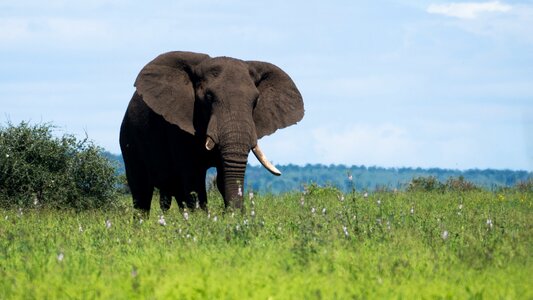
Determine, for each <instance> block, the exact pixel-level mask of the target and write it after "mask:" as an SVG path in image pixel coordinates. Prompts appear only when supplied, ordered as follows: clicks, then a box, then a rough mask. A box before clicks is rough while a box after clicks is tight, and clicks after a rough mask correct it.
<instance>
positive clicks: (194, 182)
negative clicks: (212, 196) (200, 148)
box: [176, 170, 207, 210]
mask: <svg viewBox="0 0 533 300" xmlns="http://www.w3.org/2000/svg"><path fill="white" fill-rule="evenodd" d="M205 174H206V171H205V170H203V171H198V172H195V173H194V174H192V176H191V174H189V175H188V176H187V175H186V178H184V180H183V187H182V193H181V196H180V197H179V198H180V200H179V201H181V202H182V203H183V205H184V206H186V207H187V208H189V209H191V210H192V209H196V208H197V206H198V207H199V208H201V209H203V210H207V192H206V190H205ZM176 199H177V198H176Z"/></svg>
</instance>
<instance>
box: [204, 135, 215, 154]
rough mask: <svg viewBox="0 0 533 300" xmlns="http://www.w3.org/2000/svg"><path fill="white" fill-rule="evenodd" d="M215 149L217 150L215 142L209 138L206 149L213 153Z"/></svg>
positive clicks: (206, 141)
mask: <svg viewBox="0 0 533 300" xmlns="http://www.w3.org/2000/svg"><path fill="white" fill-rule="evenodd" d="M213 148H215V141H213V139H212V138H211V137H209V136H208V137H207V139H206V140H205V149H207V150H209V151H211V150H213Z"/></svg>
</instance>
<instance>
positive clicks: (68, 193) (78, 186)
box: [0, 122, 117, 210]
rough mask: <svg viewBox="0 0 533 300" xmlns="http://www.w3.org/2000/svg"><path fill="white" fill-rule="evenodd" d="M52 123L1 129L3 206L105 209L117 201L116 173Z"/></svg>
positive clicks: (87, 146) (94, 151)
mask: <svg viewBox="0 0 533 300" xmlns="http://www.w3.org/2000/svg"><path fill="white" fill-rule="evenodd" d="M53 128H54V127H53V126H51V125H49V124H41V125H33V126H31V125H29V124H28V123H26V122H22V123H20V125H18V126H13V125H12V124H11V123H8V125H7V127H6V128H3V127H0V206H1V207H12V206H15V205H16V206H18V207H31V206H47V207H54V208H75V209H78V210H79V209H88V208H101V207H105V206H108V205H111V204H113V203H114V201H116V190H115V186H116V183H117V179H116V175H115V168H114V166H113V165H112V164H111V162H110V161H109V160H107V159H105V158H104V157H103V156H102V155H101V152H102V149H101V148H99V147H97V146H95V145H94V144H93V143H92V142H90V141H88V140H87V139H85V140H83V141H78V140H76V138H75V137H74V136H72V135H68V134H65V135H63V136H62V137H61V138H55V137H53V135H52V129H53Z"/></svg>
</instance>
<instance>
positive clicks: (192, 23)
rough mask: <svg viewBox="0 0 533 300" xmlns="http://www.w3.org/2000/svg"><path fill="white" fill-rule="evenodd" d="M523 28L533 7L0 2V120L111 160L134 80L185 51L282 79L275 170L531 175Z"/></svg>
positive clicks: (531, 93) (526, 31)
mask: <svg viewBox="0 0 533 300" xmlns="http://www.w3.org/2000/svg"><path fill="white" fill-rule="evenodd" d="M532 28H533V2H532V1H471V2H464V1H463V2H459V1H457V2H450V1H438V0H434V1H401V0H397V1H286V0H279V1H277V0H275V1H245V0H233V1H215V0H210V1H209V0H199V1H151V2H147V1H125V0H92V1H67V0H63V1H61V0H49V1H31V0H18V1H2V2H0V123H1V124H5V123H6V122H7V121H8V120H10V121H11V122H13V123H18V122H20V121H22V120H26V121H31V122H33V123H39V122H52V123H53V124H55V125H57V126H58V127H59V129H58V133H59V134H62V133H74V134H77V135H78V136H80V137H83V136H84V135H85V132H87V134H88V135H89V138H91V139H92V140H94V141H95V142H96V143H97V144H98V145H100V146H102V147H104V148H106V149H107V150H109V151H111V152H115V153H119V152H120V150H119V146H118V131H119V127H120V122H121V120H122V116H123V114H124V111H125V109H126V106H127V104H128V101H129V99H130V97H131V94H132V93H133V91H134V88H133V81H134V79H135V77H136V76H137V73H138V71H139V70H140V69H141V68H142V67H143V66H144V65H145V64H146V63H147V62H148V61H150V60H151V59H152V58H154V57H155V56H157V55H158V54H160V53H162V52H166V51H171V50H186V51H196V52H202V53H207V54H209V55H211V56H232V57H236V58H241V59H250V60H263V61H268V62H271V63H274V64H276V65H278V66H279V67H281V68H283V69H284V70H285V71H286V72H287V73H288V74H289V75H291V77H292V78H293V80H294V81H295V82H296V84H297V86H298V87H299V89H300V91H301V93H302V95H303V96H304V102H305V106H306V115H305V117H304V119H303V121H302V122H300V123H299V124H298V125H296V126H292V127H289V128H287V129H284V130H280V131H278V132H276V133H275V134H274V135H272V136H268V137H265V138H263V139H262V140H261V141H260V142H261V146H262V148H263V150H264V151H265V153H266V154H267V155H268V157H269V159H271V160H272V161H273V162H274V163H280V164H287V163H294V164H306V163H324V164H331V163H334V164H339V163H342V164H348V165H351V164H356V165H368V166H370V165H377V166H385V167H402V166H408V167H441V168H454V169H467V168H497V169H503V168H509V169H522V170H530V171H532V170H533V133H532V132H533V29H532ZM250 161H251V162H252V163H256V161H255V159H252V157H251V158H250Z"/></svg>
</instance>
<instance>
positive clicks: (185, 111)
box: [135, 51, 209, 134]
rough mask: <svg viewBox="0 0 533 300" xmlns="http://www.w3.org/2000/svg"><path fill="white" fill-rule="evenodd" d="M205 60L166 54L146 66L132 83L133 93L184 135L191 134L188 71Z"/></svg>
mask: <svg viewBox="0 0 533 300" xmlns="http://www.w3.org/2000/svg"><path fill="white" fill-rule="evenodd" d="M207 58H209V56H208V55H206V54H200V53H192V52H179V51H175V52H168V53H164V54H161V55H159V56H158V57H156V58H155V59H154V60H152V61H151V62H149V63H148V64H147V65H146V66H145V67H144V68H143V69H142V70H141V72H140V73H139V75H138V76H137V79H136V80H135V87H136V88H137V93H138V94H140V95H141V96H142V99H143V100H144V102H145V103H146V104H147V105H148V107H150V108H151V109H152V110H153V111H154V112H155V113H157V114H159V115H161V116H163V118H164V119H165V120H167V121H168V122H170V123H172V124H174V125H177V126H178V127H179V128H181V129H182V130H184V131H187V132H189V133H191V134H194V133H195V129H194V125H193V115H194V101H195V93H194V84H193V82H192V80H191V76H190V74H191V68H192V67H193V66H194V65H197V64H199V63H200V62H202V61H203V60H205V59H207Z"/></svg>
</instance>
